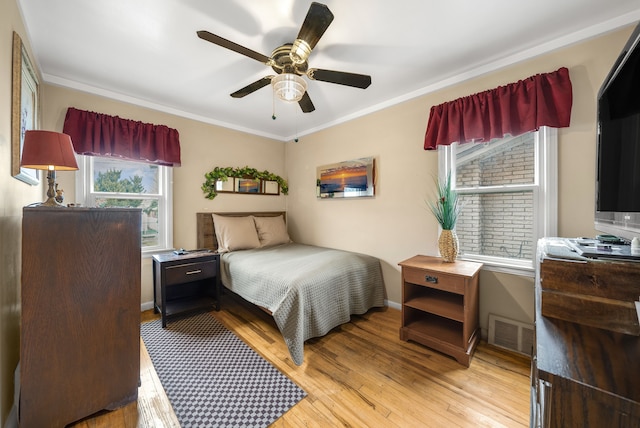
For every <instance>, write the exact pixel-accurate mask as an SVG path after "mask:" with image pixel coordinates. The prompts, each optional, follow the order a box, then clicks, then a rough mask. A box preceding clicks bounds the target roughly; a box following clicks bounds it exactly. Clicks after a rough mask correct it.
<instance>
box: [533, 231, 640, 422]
mask: <svg viewBox="0 0 640 428" xmlns="http://www.w3.org/2000/svg"><path fill="white" fill-rule="evenodd" d="M552 239H557V238H547V239H546V240H541V241H540V242H539V245H538V256H539V261H538V268H537V275H536V286H535V306H536V307H535V317H536V320H535V330H536V345H535V347H534V352H533V359H532V373H531V380H532V383H531V386H532V388H531V426H532V427H594V428H596V427H597V428H600V427H616V428H618V427H626V428H628V427H640V327H639V323H638V318H637V315H636V313H635V307H634V303H633V302H634V301H637V300H638V299H639V298H640V263H639V262H633V261H612V260H594V259H581V258H579V257H573V256H571V255H570V254H568V255H567V257H565V258H563V254H562V253H563V251H557V254H550V253H549V252H548V251H547V250H548V249H550V251H551V252H552V253H553V252H556V250H555V248H560V247H561V244H560V243H554V242H553V241H551V240H552ZM556 245H557V246H556Z"/></svg>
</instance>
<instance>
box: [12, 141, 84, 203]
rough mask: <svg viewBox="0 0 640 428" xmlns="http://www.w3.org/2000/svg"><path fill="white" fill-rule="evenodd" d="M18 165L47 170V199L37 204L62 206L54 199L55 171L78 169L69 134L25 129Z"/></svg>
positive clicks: (55, 187) (55, 186)
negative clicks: (20, 158)
mask: <svg viewBox="0 0 640 428" xmlns="http://www.w3.org/2000/svg"><path fill="white" fill-rule="evenodd" d="M20 166H21V167H23V168H31V169H41V170H47V171H48V173H47V181H48V182H49V189H48V190H47V197H48V199H47V200H46V201H44V202H42V203H41V204H39V206H45V207H62V206H64V205H62V204H61V203H60V202H58V201H56V199H55V197H56V190H57V187H58V185H57V184H56V182H55V181H56V171H73V170H76V169H78V164H77V163H76V157H75V155H74V153H73V145H72V144H71V137H70V136H68V135H67V134H62V133H60V132H53V131H36V130H29V131H26V132H25V134H24V143H23V146H22V160H21V161H20Z"/></svg>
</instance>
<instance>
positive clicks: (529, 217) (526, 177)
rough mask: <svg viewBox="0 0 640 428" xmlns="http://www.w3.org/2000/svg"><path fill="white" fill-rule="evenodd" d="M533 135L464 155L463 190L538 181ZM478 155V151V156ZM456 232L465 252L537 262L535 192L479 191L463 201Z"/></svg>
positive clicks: (461, 158)
mask: <svg viewBox="0 0 640 428" xmlns="http://www.w3.org/2000/svg"><path fill="white" fill-rule="evenodd" d="M533 138H534V135H533V133H529V134H525V135H521V136H519V137H515V138H513V139H511V140H510V141H504V140H500V141H498V142H495V143H488V144H485V145H484V146H483V147H482V148H479V147H478V150H475V149H476V148H474V150H470V152H471V154H464V151H463V150H460V151H459V154H464V155H462V156H460V155H459V156H458V163H457V166H456V174H457V186H458V187H473V186H494V185H503V184H530V183H533V182H534V180H535V171H534V156H535V153H534V148H535V146H534V143H533ZM473 152H476V153H473ZM460 200H461V202H462V204H463V208H462V215H461V217H460V218H459V219H458V223H457V225H456V232H457V234H458V239H459V241H460V252H461V253H473V254H483V255H488V256H498V257H510V258H517V259H531V258H533V239H534V238H533V193H532V192H510V193H478V194H465V195H461V198H460Z"/></svg>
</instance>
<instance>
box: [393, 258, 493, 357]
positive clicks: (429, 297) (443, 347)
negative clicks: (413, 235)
mask: <svg viewBox="0 0 640 428" xmlns="http://www.w3.org/2000/svg"><path fill="white" fill-rule="evenodd" d="M399 265H400V266H402V327H401V328H400V339H401V340H413V341H415V342H418V343H421V344H423V345H426V346H428V347H430V348H433V349H435V350H437V351H440V352H442V353H445V354H447V355H450V356H452V357H454V358H455V359H456V360H457V361H458V362H459V363H460V364H463V365H465V366H467V367H469V363H470V362H471V356H472V355H473V351H474V350H475V347H476V345H477V344H478V340H479V339H480V327H479V322H478V321H479V319H478V276H479V272H480V268H482V263H474V262H466V261H461V260H456V261H455V262H453V263H447V262H445V261H443V260H442V258H440V257H429V256H415V257H412V258H410V259H408V260H405V261H403V262H400V263H399Z"/></svg>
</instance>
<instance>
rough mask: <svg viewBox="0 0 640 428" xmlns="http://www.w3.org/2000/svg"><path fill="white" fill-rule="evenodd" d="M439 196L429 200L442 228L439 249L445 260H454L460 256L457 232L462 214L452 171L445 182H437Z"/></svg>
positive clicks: (428, 203) (430, 206)
mask: <svg viewBox="0 0 640 428" xmlns="http://www.w3.org/2000/svg"><path fill="white" fill-rule="evenodd" d="M436 186H437V190H438V197H437V199H436V200H435V201H433V202H427V205H428V206H429V208H430V209H431V212H432V213H433V215H434V216H435V218H436V220H437V221H438V223H439V224H440V227H441V228H442V232H441V233H440V237H439V238H438V249H439V250H440V255H441V256H442V259H443V260H444V261H445V262H454V261H455V260H456V257H457V256H458V236H457V235H456V232H455V227H456V222H457V221H458V215H459V214H460V208H461V206H460V204H459V201H458V193H457V192H456V191H455V190H454V189H452V188H451V173H449V174H448V175H447V178H446V180H445V181H444V182H441V181H440V180H437V182H436Z"/></svg>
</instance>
